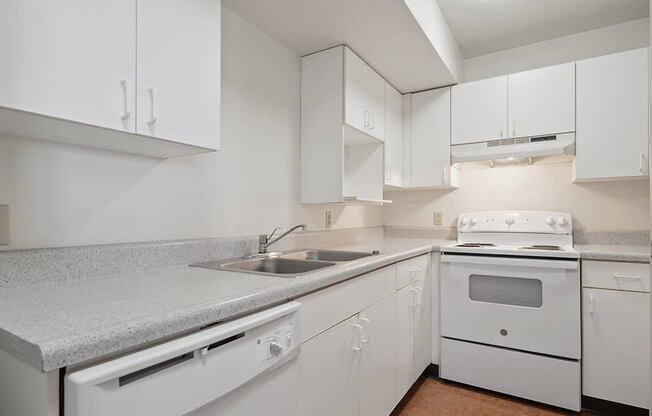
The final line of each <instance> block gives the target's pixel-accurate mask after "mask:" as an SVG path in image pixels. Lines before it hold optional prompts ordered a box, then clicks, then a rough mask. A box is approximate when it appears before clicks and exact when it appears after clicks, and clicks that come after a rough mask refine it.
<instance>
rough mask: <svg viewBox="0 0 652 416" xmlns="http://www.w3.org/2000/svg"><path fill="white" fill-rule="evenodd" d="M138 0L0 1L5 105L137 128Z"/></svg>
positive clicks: (0, 94) (0, 100)
mask: <svg viewBox="0 0 652 416" xmlns="http://www.w3.org/2000/svg"><path fill="white" fill-rule="evenodd" d="M135 8H136V0H116V1H110V2H107V1H102V0H88V1H78V0H60V1H48V0H21V1H3V2H2V3H0V56H2V64H0V107H6V108H10V109H16V110H21V111H26V112H30V113H37V114H41V115H45V116H50V117H56V118H59V119H65V120H71V121H75V122H79V123H85V124H90V125H95V126H101V127H106V128H110V129H116V130H122V131H128V132H132V133H133V132H135V96H134V88H135V85H136V41H135V39H136V15H135Z"/></svg>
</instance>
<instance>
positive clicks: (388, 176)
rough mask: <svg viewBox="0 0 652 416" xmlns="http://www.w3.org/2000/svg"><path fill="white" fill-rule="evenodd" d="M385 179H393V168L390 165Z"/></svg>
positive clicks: (386, 170)
mask: <svg viewBox="0 0 652 416" xmlns="http://www.w3.org/2000/svg"><path fill="white" fill-rule="evenodd" d="M385 179H387V180H389V179H392V168H391V167H389V166H388V167H387V168H386V169H385Z"/></svg>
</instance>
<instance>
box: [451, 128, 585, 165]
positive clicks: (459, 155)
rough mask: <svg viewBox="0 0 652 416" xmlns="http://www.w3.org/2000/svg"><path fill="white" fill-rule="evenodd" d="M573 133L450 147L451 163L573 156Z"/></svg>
mask: <svg viewBox="0 0 652 416" xmlns="http://www.w3.org/2000/svg"><path fill="white" fill-rule="evenodd" d="M574 154H575V133H563V134H556V135H547V136H536V137H519V138H515V139H500V140H491V141H487V142H480V143H469V144H458V145H453V146H451V157H452V162H453V163H457V162H471V161H483V160H503V159H509V160H512V159H521V158H527V157H537V156H553V155H571V156H572V155H574Z"/></svg>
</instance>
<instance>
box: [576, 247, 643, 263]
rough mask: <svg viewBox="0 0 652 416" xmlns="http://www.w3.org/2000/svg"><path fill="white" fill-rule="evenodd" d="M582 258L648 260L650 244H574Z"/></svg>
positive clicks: (640, 261)
mask: <svg viewBox="0 0 652 416" xmlns="http://www.w3.org/2000/svg"><path fill="white" fill-rule="evenodd" d="M575 248H576V249H577V250H578V251H579V252H580V255H581V256H582V259H583V260H611V261H629V262H637V263H649V262H650V246H648V245H645V246H625V245H598V244H576V245H575Z"/></svg>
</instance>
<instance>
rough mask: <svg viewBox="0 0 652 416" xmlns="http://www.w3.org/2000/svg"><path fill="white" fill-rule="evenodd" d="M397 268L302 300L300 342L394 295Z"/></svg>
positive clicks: (352, 280) (361, 278)
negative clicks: (391, 294)
mask: <svg viewBox="0 0 652 416" xmlns="http://www.w3.org/2000/svg"><path fill="white" fill-rule="evenodd" d="M395 282H396V265H395V264H393V265H391V266H388V267H384V268H382V269H380V270H376V271H373V272H370V273H367V274H364V275H362V276H359V277H355V278H353V279H351V280H347V281H346V282H343V283H339V284H337V285H335V286H331V287H329V288H326V289H324V290H320V291H318V292H315V293H311V294H309V295H307V296H304V297H302V298H300V299H299V302H300V303H301V310H302V312H301V341H302V342H304V341H306V340H308V339H310V338H312V337H314V336H315V335H317V334H319V333H320V332H323V331H325V330H326V329H328V328H330V327H332V326H333V325H335V324H337V323H339V322H342V321H343V320H345V319H346V318H348V317H350V316H352V315H355V314H356V313H358V312H360V311H362V310H363V309H364V308H366V307H368V306H370V305H372V304H374V303H375V302H377V301H378V300H380V299H382V298H383V297H385V296H387V295H389V294H390V293H392V292H394V285H395Z"/></svg>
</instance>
